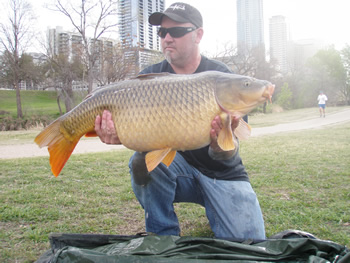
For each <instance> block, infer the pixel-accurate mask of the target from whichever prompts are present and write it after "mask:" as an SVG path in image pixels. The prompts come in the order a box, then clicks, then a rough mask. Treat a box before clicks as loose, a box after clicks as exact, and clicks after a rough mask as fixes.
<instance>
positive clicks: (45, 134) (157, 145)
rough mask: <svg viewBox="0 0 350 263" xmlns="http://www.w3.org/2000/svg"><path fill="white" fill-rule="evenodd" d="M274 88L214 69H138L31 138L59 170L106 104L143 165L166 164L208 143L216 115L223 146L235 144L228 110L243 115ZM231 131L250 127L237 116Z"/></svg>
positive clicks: (90, 131) (244, 132)
mask: <svg viewBox="0 0 350 263" xmlns="http://www.w3.org/2000/svg"><path fill="white" fill-rule="evenodd" d="M273 91H274V85H272V84H271V83H269V82H267V81H263V80H257V79H254V78H250V77H245V76H241V75H234V74H229V73H222V72H216V71H207V72H203V73H198V74H190V75H179V74H169V73H160V74H148V75H141V76H139V77H137V78H135V79H132V80H126V81H122V82H118V83H115V84H111V85H108V86H105V87H102V88H99V89H97V90H95V91H93V92H92V93H91V94H89V95H88V96H87V97H86V98H85V99H84V100H83V101H82V102H81V103H80V104H79V105H77V106H76V107H75V108H74V109H72V110H71V111H69V112H67V113H66V114H64V115H63V116H61V117H59V118H58V119H56V120H55V121H53V122H52V123H51V124H50V125H49V126H47V127H46V128H45V129H44V130H43V131H42V132H41V133H40V134H39V135H38V136H37V137H36V138H35V140H34V141H35V142H36V143H37V144H38V145H39V146H40V147H44V146H48V150H49V153H50V164H51V170H52V173H53V174H54V175H55V176H58V175H59V173H60V172H61V170H62V168H63V167H64V165H65V163H66V162H67V160H68V159H69V157H70V155H71V153H72V152H73V150H74V148H75V146H76V144H77V143H78V141H79V140H80V138H81V137H82V136H83V135H86V136H96V133H95V131H94V124H95V118H96V116H97V115H101V114H102V113H103V111H104V110H109V111H111V113H112V118H113V121H114V124H115V127H116V130H117V133H118V136H119V139H120V141H121V142H122V144H123V145H124V146H126V147H127V148H129V149H132V150H135V151H139V152H148V154H147V155H146V165H147V169H148V171H152V170H153V169H154V168H155V167H156V166H157V165H158V164H159V163H160V162H163V163H165V164H166V165H168V166H169V165H170V164H171V162H172V161H173V159H174V157H175V154H176V151H185V150H193V149H198V148H201V147H204V146H206V145H208V144H209V143H210V130H211V122H212V120H213V119H214V118H215V116H217V115H219V116H220V117H221V120H222V123H223V129H222V130H221V132H220V133H219V135H218V144H219V146H220V147H221V148H222V149H223V150H232V149H234V147H235V146H234V143H233V140H234V138H233V134H232V131H231V116H237V117H242V116H244V115H246V114H247V113H248V112H250V111H251V110H252V109H253V108H255V107H256V106H257V105H259V104H260V103H262V102H265V101H266V100H268V99H270V100H271V96H272V94H273ZM235 134H236V136H237V137H238V138H243V137H247V136H249V135H250V127H249V126H248V125H247V124H246V123H245V122H244V121H243V120H241V121H240V125H239V126H238V127H237V128H236V129H235Z"/></svg>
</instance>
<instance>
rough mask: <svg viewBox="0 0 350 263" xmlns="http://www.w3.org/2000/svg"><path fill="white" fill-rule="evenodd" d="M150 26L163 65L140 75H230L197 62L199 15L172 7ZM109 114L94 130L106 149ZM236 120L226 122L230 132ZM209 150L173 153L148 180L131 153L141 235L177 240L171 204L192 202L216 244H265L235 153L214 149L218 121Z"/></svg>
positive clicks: (216, 65) (113, 138) (112, 137)
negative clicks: (143, 229)
mask: <svg viewBox="0 0 350 263" xmlns="http://www.w3.org/2000/svg"><path fill="white" fill-rule="evenodd" d="M149 22H150V24H152V25H156V26H160V28H159V31H158V35H159V36H160V38H161V46H162V51H163V54H164V56H165V60H164V61H162V62H161V63H158V64H155V65H152V66H150V67H148V68H146V69H145V70H143V71H142V72H141V73H142V74H146V73H159V72H170V73H176V74H192V73H198V72H202V71H208V70H216V71H222V72H231V71H230V70H229V68H228V67H227V66H226V65H224V64H223V63H220V62H218V61H214V60H209V59H208V58H206V57H204V56H201V54H200V51H199V43H200V42H201V39H202V36H203V32H204V31H203V27H202V26H203V21H202V16H201V14H200V13H199V11H198V10H197V9H196V8H194V7H192V6H190V5H188V4H185V3H175V4H173V5H171V6H170V7H169V8H168V9H167V10H166V11H165V12H164V13H159V12H156V13H153V14H152V15H151V16H150V17H149ZM111 118H112V117H111V113H110V112H104V114H103V116H102V118H101V117H97V118H96V123H95V130H96V132H97V134H98V135H99V136H100V138H101V140H102V141H103V142H105V143H109V144H118V143H122V142H120V140H119V138H118V135H117V134H116V132H115V127H114V124H113V121H112V119H111ZM238 122H239V119H235V118H234V119H233V120H232V130H234V129H235V128H236V127H237V125H238ZM211 125H212V130H211V131H210V137H211V143H210V145H209V146H207V147H204V148H201V149H198V150H193V151H185V152H178V153H177V154H176V157H175V159H174V161H173V163H172V164H171V165H170V166H169V168H167V167H166V166H165V165H164V164H162V163H161V164H160V165H158V167H157V168H156V169H154V170H153V171H152V172H151V173H149V174H148V172H147V170H146V168H145V164H144V153H135V154H134V155H133V157H132V158H131V159H130V163H129V167H130V173H131V175H132V176H131V183H132V187H133V190H134V193H135V195H136V197H137V199H138V200H139V202H140V204H141V205H142V207H143V208H144V210H145V221H146V231H147V232H153V233H156V234H159V235H180V227H179V222H178V218H177V216H176V214H175V212H174V206H173V203H174V202H193V203H197V204H200V205H202V206H204V207H205V209H206V215H207V217H208V219H209V223H210V226H211V228H212V230H213V232H214V234H215V237H216V238H229V239H239V240H246V239H255V240H261V239H265V229H264V221H263V217H262V213H261V209H260V206H259V203H258V200H257V197H256V194H255V193H254V191H253V189H252V187H251V185H250V182H249V179H248V175H247V173H246V171H245V168H244V166H243V164H242V160H241V158H240V156H239V153H238V141H237V139H236V141H235V144H236V145H237V147H236V149H235V150H234V151H227V152H225V151H223V150H222V149H221V148H220V147H219V146H218V144H217V135H218V133H219V131H220V130H221V128H222V124H221V120H220V118H219V116H216V117H215V119H214V120H213V122H212V124H211Z"/></svg>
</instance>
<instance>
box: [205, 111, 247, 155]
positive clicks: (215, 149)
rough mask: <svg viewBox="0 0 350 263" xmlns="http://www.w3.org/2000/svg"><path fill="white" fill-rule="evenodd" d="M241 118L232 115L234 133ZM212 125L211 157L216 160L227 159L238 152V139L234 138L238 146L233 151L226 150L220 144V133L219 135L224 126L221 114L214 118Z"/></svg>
mask: <svg viewBox="0 0 350 263" xmlns="http://www.w3.org/2000/svg"><path fill="white" fill-rule="evenodd" d="M239 119H240V118H237V117H232V119H231V129H232V133H233V132H234V130H235V129H236V128H237V126H238V124H239ZM211 127H212V129H211V130H210V138H211V143H210V147H209V155H210V156H211V158H213V159H215V160H225V159H229V158H231V157H232V156H233V155H234V154H235V153H236V151H237V149H238V141H237V139H236V138H233V139H234V144H235V146H236V148H235V149H234V150H232V151H226V152H225V151H224V150H222V149H221V148H220V146H219V145H218V135H219V132H220V131H221V129H222V128H223V124H222V122H221V118H220V116H216V117H215V118H214V120H213V121H212V123H211ZM233 136H234V135H233Z"/></svg>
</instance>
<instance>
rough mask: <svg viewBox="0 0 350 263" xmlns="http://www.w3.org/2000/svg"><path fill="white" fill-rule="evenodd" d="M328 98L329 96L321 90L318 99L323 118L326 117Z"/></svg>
mask: <svg viewBox="0 0 350 263" xmlns="http://www.w3.org/2000/svg"><path fill="white" fill-rule="evenodd" d="M327 100H328V98H327V96H326V95H325V94H324V93H323V91H320V94H319V95H318V97H317V101H318V108H319V110H320V117H322V116H323V118H325V117H326V101H327Z"/></svg>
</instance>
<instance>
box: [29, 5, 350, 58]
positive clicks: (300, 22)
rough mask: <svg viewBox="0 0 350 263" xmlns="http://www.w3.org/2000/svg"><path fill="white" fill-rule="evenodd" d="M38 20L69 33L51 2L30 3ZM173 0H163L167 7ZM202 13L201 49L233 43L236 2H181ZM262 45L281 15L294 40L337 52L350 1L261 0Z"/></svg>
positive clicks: (345, 35) (345, 38)
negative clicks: (319, 41)
mask: <svg viewBox="0 0 350 263" xmlns="http://www.w3.org/2000/svg"><path fill="white" fill-rule="evenodd" d="M31 2H32V5H33V7H34V11H35V13H36V15H37V17H38V27H39V29H41V30H42V31H43V32H44V31H46V28H47V27H56V26H59V25H61V26H63V28H64V29H65V30H70V29H71V28H70V23H69V21H67V18H66V17H64V16H63V15H62V14H60V13H57V12H53V11H49V10H47V9H46V8H44V7H43V5H44V4H45V3H46V4H47V3H50V2H52V0H32V1H31ZM174 2H177V1H174V0H166V7H168V6H170V5H171V4H172V3H174ZM184 2H187V3H189V4H191V5H193V6H195V7H197V8H198V9H199V10H200V12H201V13H202V16H203V19H204V30H205V34H204V38H203V40H202V43H201V50H202V51H203V52H206V53H209V54H210V53H212V54H213V53H216V52H217V51H219V50H220V49H222V47H223V45H224V44H225V43H227V42H234V44H236V1H235V0H215V1H212V0H210V1H209V0H184ZM263 2H264V23H265V27H264V30H265V42H266V44H267V46H268V42H269V35H268V26H269V18H271V17H272V16H273V15H284V16H285V17H286V18H287V22H288V25H289V28H290V33H291V37H292V39H293V40H299V39H308V38H316V39H323V40H324V41H326V42H328V43H329V44H335V46H336V48H337V49H340V48H342V47H344V45H345V43H348V44H350V34H349V31H348V27H349V25H350V13H349V12H350V11H349V10H350V1H347V0H263Z"/></svg>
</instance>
